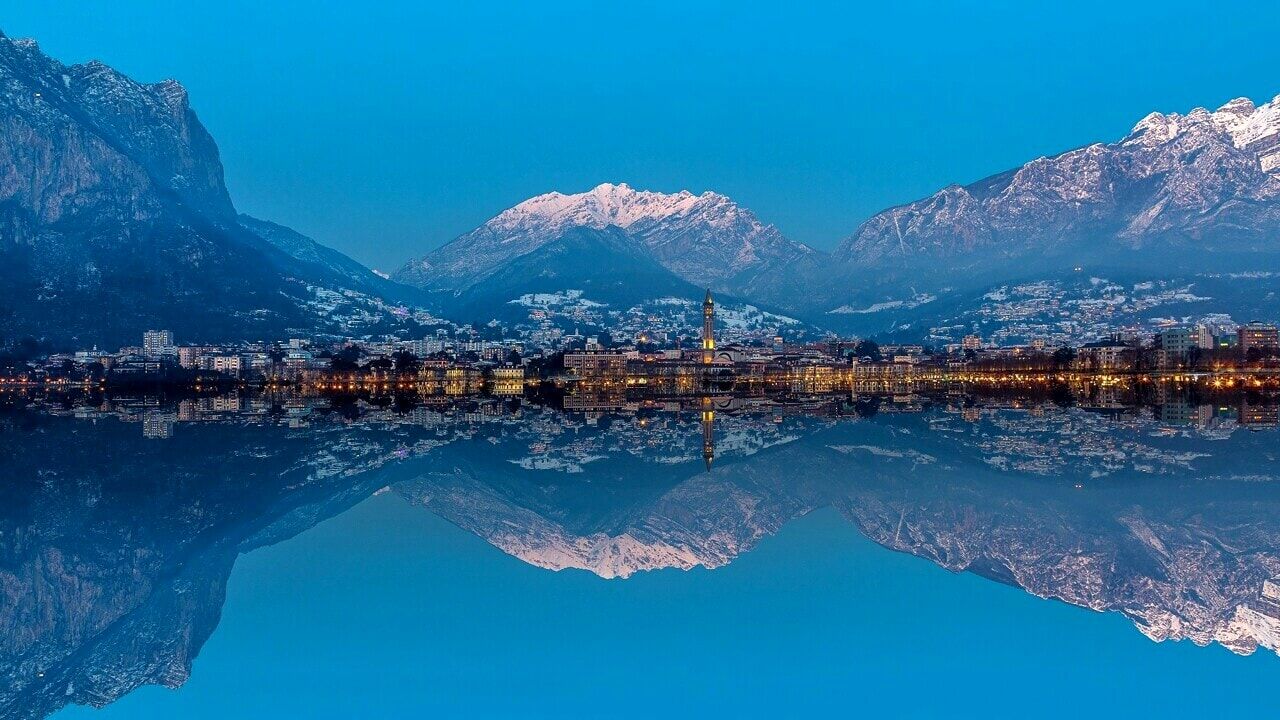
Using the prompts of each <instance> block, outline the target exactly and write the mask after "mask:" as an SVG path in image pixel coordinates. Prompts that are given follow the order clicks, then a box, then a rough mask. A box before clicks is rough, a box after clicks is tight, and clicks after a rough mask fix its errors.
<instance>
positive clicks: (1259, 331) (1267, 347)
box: [1236, 321, 1280, 355]
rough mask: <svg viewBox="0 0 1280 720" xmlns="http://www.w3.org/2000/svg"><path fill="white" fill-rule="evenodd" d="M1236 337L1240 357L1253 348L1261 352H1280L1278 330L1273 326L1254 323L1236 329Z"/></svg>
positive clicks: (1279, 334) (1279, 332) (1279, 331)
mask: <svg viewBox="0 0 1280 720" xmlns="http://www.w3.org/2000/svg"><path fill="white" fill-rule="evenodd" d="M1236 336H1237V338H1238V342H1239V346H1240V353H1241V354H1242V355H1247V354H1248V353H1249V351H1250V350H1252V349H1254V348H1257V349H1258V350H1260V351H1263V352H1266V351H1271V352H1276V351H1280V330H1278V329H1277V328H1276V326H1275V325H1270V324H1268V323H1263V322H1257V321H1254V322H1251V323H1249V324H1247V325H1241V326H1240V327H1239V328H1237V330H1236Z"/></svg>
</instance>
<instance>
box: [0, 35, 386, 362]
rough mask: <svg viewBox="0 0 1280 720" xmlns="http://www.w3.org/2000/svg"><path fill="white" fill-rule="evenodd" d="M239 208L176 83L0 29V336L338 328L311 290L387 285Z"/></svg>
mask: <svg viewBox="0 0 1280 720" xmlns="http://www.w3.org/2000/svg"><path fill="white" fill-rule="evenodd" d="M246 222H247V224H248V225H250V226H251V227H249V228H246V227H245V226H244V225H242V223H241V219H240V218H239V217H237V215H236V211H235V208H234V207H233V206H232V203H231V199H230V196H229V194H228V193H227V189H226V186H225V184H224V182H223V170H222V164H221V161H220V159H219V156H218V149H217V146H216V144H215V143H214V141H213V138H212V137H211V136H210V135H209V133H208V132H207V131H206V130H205V128H204V126H203V125H201V123H200V120H199V119H198V118H197V116H196V114H195V112H194V111H193V110H192V108H191V106H190V103H189V101H188V98H187V93H186V91H185V90H184V89H183V87H182V86H181V85H179V84H178V83H177V82H175V81H173V80H165V81H163V82H159V83H155V84H142V83H138V82H135V81H133V80H131V79H130V78H128V77H125V76H124V75H122V74H120V73H118V72H116V71H115V70H112V69H111V68H109V67H107V66H106V65H103V64H102V63H100V62H96V61H95V62H90V63H86V64H83V65H63V64H62V63H60V62H58V61H57V60H54V59H52V58H50V57H48V56H46V55H45V54H43V53H42V52H41V51H40V49H39V48H38V47H37V45H36V44H35V42H33V41H31V40H13V39H10V38H7V37H4V36H3V35H0V290H2V292H0V337H6V338H15V337H22V336H33V337H37V338H41V337H43V338H46V339H49V340H52V341H54V342H55V344H60V345H70V344H77V345H88V344H91V343H99V342H100V343H108V344H112V343H121V342H125V341H130V340H134V339H136V336H137V334H138V333H140V332H141V331H142V330H143V329H146V328H150V327H168V328H172V329H174V330H175V331H177V332H178V333H179V334H180V336H181V337H183V338H184V339H189V340H213V339H235V338H240V337H252V336H264V335H277V336H278V335H283V334H285V333H286V332H288V331H290V330H300V331H301V330H308V331H309V330H314V329H325V328H333V329H340V326H342V325H344V323H343V322H342V321H341V319H339V318H338V317H336V316H335V315H334V313H332V312H331V308H332V303H326V302H317V291H327V292H329V293H337V294H342V293H343V292H344V291H346V290H349V289H354V290H357V291H366V292H373V291H377V290H378V289H379V284H380V283H381V284H382V285H384V286H385V285H386V283H384V282H382V281H381V280H380V279H379V278H377V276H375V275H373V274H372V273H370V272H368V271H364V270H363V269H362V268H359V267H358V266H357V265H356V264H355V263H353V262H350V261H348V260H346V259H345V258H342V259H341V260H337V259H336V258H337V257H338V254H337V253H335V252H333V251H328V250H324V251H323V253H324V254H325V255H326V262H327V263H328V264H329V268H328V269H327V270H325V271H323V272H321V271H320V268H319V266H318V265H317V264H316V262H315V257H316V256H317V254H318V253H320V250H317V246H315V244H314V243H312V242H311V241H309V240H306V239H305V238H303V239H301V240H299V239H298V238H294V241H293V242H291V243H288V244H284V243H281V242H278V241H277V240H275V239H274V238H276V237H277V236H278V235H279V234H280V233H279V232H278V231H276V230H272V231H268V230H267V229H266V226H265V225H263V224H261V223H257V222H255V221H246ZM264 236H265V240H264ZM298 237H300V236H298ZM338 265H342V266H343V269H342V271H341V272H338V273H335V272H330V271H331V270H333V269H335V268H336V267H337V266H338ZM408 292H410V291H409V290H407V289H405V293H408ZM382 299H383V298H381V297H372V298H357V299H356V300H354V301H353V302H356V303H361V302H363V303H365V304H366V305H367V306H369V307H376V306H378V304H379V301H380V300H382ZM366 309H367V308H366ZM374 314H376V313H374ZM337 315H341V313H338V314H337Z"/></svg>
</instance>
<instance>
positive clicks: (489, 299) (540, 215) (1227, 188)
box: [0, 36, 1280, 345]
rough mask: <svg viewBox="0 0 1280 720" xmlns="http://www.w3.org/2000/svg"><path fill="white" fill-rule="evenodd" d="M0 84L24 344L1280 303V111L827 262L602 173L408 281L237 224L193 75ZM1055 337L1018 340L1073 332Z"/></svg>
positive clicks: (722, 205)
mask: <svg viewBox="0 0 1280 720" xmlns="http://www.w3.org/2000/svg"><path fill="white" fill-rule="evenodd" d="M0 85H2V87H0V107H3V109H4V114H3V118H0V261H2V262H0V288H3V290H4V292H3V293H0V336H4V337H8V338H18V337H25V336H32V337H36V338H44V339H47V340H50V341H52V342H54V343H55V344H62V345H68V344H85V343H91V342H119V341H123V340H127V339H132V338H134V337H135V336H136V335H137V333H138V332H139V331H141V330H142V329H145V328H148V327H169V328H172V329H174V330H175V331H177V332H179V334H180V335H181V336H183V337H184V338H188V339H191V340H204V339H207V340H215V339H236V338H248V337H267V336H282V335H285V334H295V333H296V334H307V333H310V334H315V333H320V334H334V335H357V336H358V335H361V334H369V333H379V332H389V331H393V330H394V331H401V332H407V333H410V334H412V333H414V332H416V331H417V329H419V328H420V327H421V324H422V323H424V322H430V321H431V320H432V319H433V318H432V314H434V315H439V316H443V317H446V318H450V319H454V320H458V321H467V322H477V321H478V322H484V321H487V320H489V319H493V318H497V319H506V318H508V317H512V316H517V315H519V314H520V313H521V312H523V311H522V309H521V307H520V306H519V305H518V304H514V303H515V301H517V300H518V299H519V298H520V297H521V296H523V295H526V294H529V293H555V292H560V291H569V290H578V291H581V292H582V296H583V297H584V298H585V299H587V300H590V301H593V302H600V303H605V304H609V305H612V306H617V307H620V308H626V307H630V306H633V305H635V304H637V303H640V302H643V301H646V300H653V299H658V298H663V297H670V296H677V297H696V296H697V294H698V292H699V291H700V289H701V288H704V287H710V288H712V289H713V290H715V291H716V292H717V293H718V294H720V295H722V296H726V297H727V298H730V299H737V300H741V301H745V302H751V303H755V304H757V305H759V306H761V307H763V308H766V309H769V310H772V311H780V312H784V313H786V314H789V315H793V316H795V317H799V318H801V319H804V320H807V321H809V322H810V323H813V324H816V325H820V326H824V327H828V328H831V329H835V330H838V331H844V332H849V331H852V332H861V333H867V334H886V333H887V334H899V335H905V336H912V337H917V338H921V337H923V338H932V339H941V338H945V337H948V335H946V333H947V332H965V331H967V329H969V328H976V327H978V326H979V325H984V326H985V325H986V324H989V323H996V324H997V325H998V324H999V323H998V322H997V320H995V319H993V316H995V315H999V314H1000V313H1001V311H1000V310H998V309H995V310H993V309H992V305H991V300H990V299H991V298H993V297H997V298H999V297H1008V296H1010V295H1014V296H1016V295H1017V288H1019V287H1027V286H1033V285H1035V286H1040V285H1043V284H1045V283H1048V284H1049V286H1050V287H1051V288H1052V292H1054V293H1058V294H1060V295H1062V296H1063V297H1066V296H1067V295H1069V294H1070V293H1072V292H1083V290H1081V288H1085V289H1087V287H1097V284H1098V282H1099V281H1104V282H1106V283H1109V285H1108V286H1109V287H1117V288H1126V287H1128V286H1131V285H1132V286H1133V287H1135V288H1136V287H1147V286H1148V285H1150V284H1152V283H1155V284H1156V285H1157V286H1158V287H1160V288H1169V289H1170V290H1169V292H1168V293H1166V294H1167V295H1168V296H1169V297H1170V298H1175V300H1171V301H1169V302H1163V303H1150V302H1141V303H1137V305H1136V306H1135V308H1127V306H1125V305H1124V304H1123V302H1122V303H1120V304H1118V305H1117V307H1118V308H1120V309H1119V310H1118V311H1117V313H1116V314H1115V318H1116V321H1117V322H1119V321H1122V320H1130V319H1134V318H1137V317H1138V315H1139V314H1141V313H1146V316H1145V317H1151V316H1153V315H1154V314H1158V313H1163V314H1165V315H1168V316H1173V317H1186V316H1189V315H1194V314H1195V313H1197V312H1200V313H1231V314H1237V315H1240V316H1241V318H1245V317H1248V316H1250V315H1252V314H1255V313H1262V312H1264V311H1265V308H1266V307H1267V306H1268V303H1273V301H1274V298H1275V295H1274V294H1275V293H1276V292H1278V291H1280V239H1278V237H1280V99H1278V100H1273V101H1272V102H1270V103H1266V104H1263V105H1260V106H1255V105H1254V103H1252V102H1251V101H1249V100H1247V99H1243V98H1242V99H1237V100H1233V101H1231V102H1230V103H1227V104H1226V105H1224V106H1223V107H1222V108H1220V109H1218V110H1217V111H1213V112H1210V111H1207V110H1203V109H1196V110H1193V111H1192V112H1190V113H1188V114H1186V115H1179V114H1170V115H1163V114H1160V113H1152V114H1151V115H1149V116H1147V117H1146V118H1144V119H1142V120H1141V121H1140V122H1139V123H1138V124H1137V125H1136V126H1135V127H1134V129H1133V130H1132V131H1131V132H1130V133H1129V134H1128V135H1127V136H1125V137H1124V138H1122V139H1121V140H1119V141H1118V142H1115V143H1111V144H1100V143H1095V144H1093V145H1089V146H1086V147H1083V148H1080V149H1077V150H1072V151H1069V152H1066V153H1063V154H1061V155H1058V156H1055V157H1050V158H1039V159H1036V160H1033V161H1031V162H1029V163H1027V164H1026V165H1024V166H1022V167H1020V168H1015V169H1012V170H1009V171H1007V172H1004V173H1000V174H998V175H994V176H992V177H990V178H987V179H984V180H980V181H978V182H975V183H972V184H969V185H965V186H960V185H952V186H948V187H946V188H943V189H941V190H940V191H938V192H937V193H935V194H934V195H932V196H930V197H928V198H924V199H921V200H918V201H916V202H912V203H908V204H906V205H902V206H899V207H895V208H891V209H889V210H886V211H884V212H882V213H880V214H878V215H876V216H874V217H872V218H870V219H869V220H867V221H866V222H865V223H863V224H862V225H861V226H860V227H859V228H858V229H857V230H855V231H854V232H853V233H852V234H851V235H850V236H849V237H848V238H847V239H846V240H845V241H844V242H842V243H841V244H840V246H839V247H838V248H837V249H836V250H835V251H834V252H833V253H830V254H828V253H824V252H821V251H818V250H815V249H813V248H810V247H808V246H806V245H803V244H801V243H797V242H794V241H792V240H789V239H788V238H787V237H786V236H785V235H784V234H783V233H782V232H781V231H780V230H779V229H778V228H776V227H774V226H772V225H769V224H768V223H766V222H764V221H762V220H761V219H759V218H758V217H757V216H756V215H755V214H754V213H753V212H751V210H749V209H747V208H745V207H742V206H740V205H738V204H737V203H735V202H734V201H733V200H732V199H730V198H728V197H726V196H724V195H721V194H718V193H714V192H704V193H701V194H694V193H691V192H688V191H680V192H676V193H661V192H651V191H646V190H636V189H633V188H631V187H629V186H628V185H626V184H611V183H605V184H601V185H599V186H597V187H595V188H593V189H591V190H588V191H586V192H580V193H576V194H562V193H560V192H552V193H548V194H545V195H540V196H537V197H534V198H531V199H529V200H526V201H524V202H522V203H519V204H518V205H516V206H514V207H512V208H510V209H508V210H506V211H504V212H502V213H500V214H498V215H497V216H495V217H494V218H492V219H490V220H489V221H487V222H485V223H483V224H482V225H481V226H479V227H478V228H476V229H475V230H473V231H471V232H469V233H466V234H464V235H462V236H460V237H458V238H457V239H455V240H453V241H451V242H449V243H447V244H446V245H444V246H442V247H440V248H438V249H436V250H434V251H431V252H428V253H426V254H425V255H424V256H422V257H421V258H419V259H417V260H413V261H411V262H409V263H407V264H406V265H405V266H403V267H402V268H400V269H399V270H398V271H396V272H395V273H394V275H393V276H392V278H391V279H390V280H388V279H386V278H384V277H381V276H379V275H377V274H375V273H373V272H371V271H369V270H368V269H366V268H364V267H363V266H361V265H360V264H359V263H357V262H355V261H354V260H352V259H350V258H348V257H346V256H344V255H342V254H341V253H338V252H337V251H334V250H331V249H328V248H324V247H322V246H320V245H318V244H316V243H315V242H314V241H312V240H310V239H309V238H306V237H305V236H303V235H300V234H298V233H296V232H294V231H292V230H289V229H288V228H285V227H283V226H279V225H275V224H273V223H269V222H265V221H260V220H256V219H253V218H248V217H246V216H241V215H238V214H237V212H236V210H235V208H234V207H233V205H232V202H231V200H230V196H229V194H228V192H227V189H226V186H225V184H224V181H223V170H222V165H221V161H220V159H219V155H218V149H217V146H216V144H215V142H214V140H213V138H212V137H211V136H210V135H209V133H208V132H207V131H206V130H205V128H204V127H203V125H201V123H200V121H199V119H198V118H197V116H196V114H195V113H194V112H193V110H192V109H191V107H190V103H189V101H188V98H187V93H186V91H185V90H184V89H183V88H182V86H181V85H179V84H178V83H177V82H175V81H172V80H166V81H163V82H160V83H155V84H150V85H148V84H141V83H137V82H134V81H133V80H130V79H129V78H127V77H125V76H123V75H121V74H120V73H118V72H116V71H114V70H112V69H111V68H109V67H107V66H105V65H103V64H101V63H98V62H91V63H87V64H84V65H72V66H65V65H62V64H61V63H59V62H58V61H56V60H53V59H51V58H49V57H47V56H45V55H44V54H43V53H41V52H40V50H39V49H38V47H37V46H36V44H35V43H34V42H32V41H29V40H11V39H9V38H6V37H3V36H0ZM816 190H817V189H815V191H816ZM1073 283H1074V285H1073ZM1130 294H1131V293H1130ZM1112 299H1114V298H1112ZM1000 322H1003V321H1000ZM1054 322H1055V320H1054V319H1053V318H1052V317H1049V316H1048V315H1046V316H1045V317H1040V318H1036V319H1034V322H1029V323H1026V324H1024V326H1023V327H1022V328H1021V329H1019V330H1017V332H1023V333H1026V332H1031V331H1032V330H1029V329H1028V328H1031V329H1036V328H1044V332H1045V333H1049V332H1053V331H1055V328H1054V326H1053V323H1054ZM415 323H416V324H415ZM993 327H994V326H993ZM940 328H941V329H940ZM948 328H950V329H948ZM1069 329H1070V328H1068V329H1067V330H1069ZM1006 330H1007V328H1006ZM993 332H994V330H993ZM1010 332H1013V331H1010ZM1064 332H1066V330H1064Z"/></svg>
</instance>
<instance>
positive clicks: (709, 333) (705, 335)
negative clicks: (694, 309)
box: [702, 288, 716, 365]
mask: <svg viewBox="0 0 1280 720" xmlns="http://www.w3.org/2000/svg"><path fill="white" fill-rule="evenodd" d="M715 356H716V303H715V301H714V300H712V299H711V288H707V297H706V299H705V300H703V301H702V364H703V365H710V364H711V363H712V362H713V361H714V360H715Z"/></svg>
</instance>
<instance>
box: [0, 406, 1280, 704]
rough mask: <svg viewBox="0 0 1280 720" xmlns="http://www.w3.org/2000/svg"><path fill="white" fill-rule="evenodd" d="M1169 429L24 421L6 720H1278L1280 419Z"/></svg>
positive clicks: (1238, 410) (1121, 421)
mask: <svg viewBox="0 0 1280 720" xmlns="http://www.w3.org/2000/svg"><path fill="white" fill-rule="evenodd" d="M1157 399H1158V400H1161V401H1162V402H1158V403H1149V402H1139V403H1134V404H1126V403H1125V402H1124V398H1119V399H1117V398H1110V397H1102V398H1099V397H1097V396H1091V397H1088V398H1075V399H1074V400H1073V401H1071V402H1062V399H1061V398H1058V400H1057V401H1054V400H1051V399H1046V398H1044V397H1031V398H1014V397H1007V396H1001V397H987V398H973V397H957V396H954V395H950V396H929V395H920V394H904V395H897V396H884V397H875V398H865V397H863V398H856V399H855V398H843V399H838V400H836V401H834V402H832V401H830V400H820V399H809V400H791V401H787V402H776V401H764V400H761V399H732V398H715V399H712V400H710V401H698V400H694V401H684V402H676V401H665V402H654V401H647V402H641V403H636V402H625V401H624V402H622V403H617V402H614V401H612V400H611V401H609V402H605V401H599V402H596V403H595V404H594V405H592V404H585V405H587V406H586V407H583V405H584V403H578V406H579V407H580V409H579V410H571V411H568V412H565V411H562V410H560V409H556V408H552V407H544V406H541V405H538V404H534V403H529V402H527V401H523V402H522V401H519V400H501V401H497V400H486V401H481V402H473V401H458V402H440V403H434V402H433V403H427V404H425V405H424V404H414V405H412V406H405V405H403V404H400V405H398V406H397V404H394V403H393V404H390V405H388V404H387V403H386V402H382V401H376V402H374V403H368V402H364V401H358V402H350V401H345V400H344V401H341V402H335V401H333V400H324V399H297V398H286V399H281V398H275V399H262V398H238V399H228V398H222V399H212V398H203V399H200V400H194V401H192V400H188V401H184V403H185V404H184V403H178V404H173V403H167V402H160V403H157V402H155V401H153V400H148V399H117V400H116V401H113V402H110V403H105V404H104V403H101V402H99V401H95V402H94V403H92V404H85V403H71V402H66V403H61V404H59V403H38V404H37V406H36V407H27V408H10V409H9V410H8V411H7V412H5V413H4V414H2V415H0V451H2V452H3V457H7V458H10V462H9V463H8V464H9V466H10V467H11V468H12V469H13V472H11V473H7V477H6V482H5V483H4V485H3V489H2V490H0V593H2V594H0V598H2V599H3V602H2V603H0V688H6V689H0V717H5V718H10V717H12V718H25V717H36V718H42V717H48V716H56V717H59V718H139V717H141V718H150V717H155V718H173V717H184V718H205V717H208V718H215V717H216V718H222V717H281V716H289V717H293V716H298V717H344V718H345V717H353V716H356V717H360V716H363V717H400V716H405V715H410V714H413V715H426V714H443V715H446V716H466V717H477V716H499V717H510V716H542V717H552V716H554V717H564V716H577V715H583V716H590V717H601V716H607V717H651V716H654V715H672V716H695V715H708V714H716V715H719V714H730V713H732V714H734V715H741V716H768V717H776V716H780V715H781V716H790V715H797V714H818V713H821V714H824V715H825V714H832V713H856V712H867V711H870V712H879V713H884V714H889V713H892V714H893V715H895V716H899V715H906V716H919V717H938V716H956V715H961V716H984V717H992V716H1026V715H1028V714H1034V715H1036V716H1062V717H1079V716H1081V715H1086V716H1115V715H1121V714H1124V715H1130V716H1152V715H1156V714H1159V715H1164V716H1171V717H1179V716H1188V717H1204V716H1222V715H1226V714H1228V713H1240V714H1242V715H1243V714H1252V715H1267V714H1269V713H1270V712H1271V711H1273V709H1274V698H1273V693H1271V692H1270V690H1269V689H1270V688H1271V687H1273V686H1274V685H1275V682H1276V679H1277V678H1278V677H1280V657H1277V654H1276V649H1277V648H1278V647H1280V477H1278V475H1280V470H1278V468H1280V463H1277V460H1278V459H1280V458H1278V457H1277V456H1278V455H1280V442H1278V441H1280V433H1277V431H1276V430H1275V429H1274V425H1273V422H1274V421H1273V420H1272V418H1273V417H1274V415H1273V414H1270V413H1273V411H1274V409H1275V406H1274V405H1273V404H1269V403H1268V400H1267V399H1266V398H1257V397H1253V398H1247V397H1239V398H1228V397H1210V398H1205V397H1191V398H1188V397H1181V396H1180V397H1160V398H1157ZM708 403H710V405H708ZM569 404H570V405H572V404H573V403H569ZM708 464H709V468H710V469H708ZM95 706H96V707H97V708H100V709H96V708H95Z"/></svg>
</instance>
